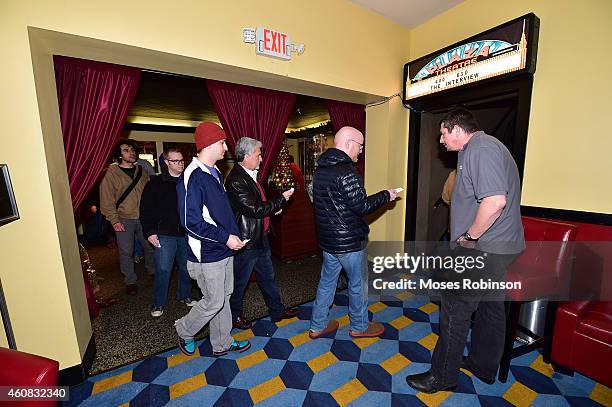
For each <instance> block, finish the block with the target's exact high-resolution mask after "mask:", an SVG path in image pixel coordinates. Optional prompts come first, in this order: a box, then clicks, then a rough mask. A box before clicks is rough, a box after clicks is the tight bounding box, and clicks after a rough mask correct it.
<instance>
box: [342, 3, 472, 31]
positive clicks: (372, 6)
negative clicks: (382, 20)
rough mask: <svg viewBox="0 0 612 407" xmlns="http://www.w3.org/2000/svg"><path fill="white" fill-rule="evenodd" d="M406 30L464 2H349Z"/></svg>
mask: <svg viewBox="0 0 612 407" xmlns="http://www.w3.org/2000/svg"><path fill="white" fill-rule="evenodd" d="M349 1H350V2H352V3H355V4H358V5H360V6H362V7H365V8H367V9H368V10H372V11H374V12H375V13H378V14H380V15H382V16H383V17H386V18H388V19H389V20H393V21H395V22H396V23H399V24H401V25H403V26H405V27H408V28H414V27H416V26H418V25H419V24H421V23H424V22H425V21H427V20H429V19H431V18H432V17H434V16H437V15H438V14H441V13H442V12H444V11H446V10H448V9H450V8H453V7H454V6H456V5H457V4H459V3H462V2H463V1H464V0H349Z"/></svg>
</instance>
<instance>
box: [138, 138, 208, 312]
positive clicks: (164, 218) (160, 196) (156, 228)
mask: <svg viewBox="0 0 612 407" xmlns="http://www.w3.org/2000/svg"><path fill="white" fill-rule="evenodd" d="M163 157H164V162H165V164H166V166H165V171H163V172H162V173H161V174H159V175H157V176H155V177H153V178H151V181H149V183H148V184H147V186H146V187H145V189H144V192H143V193H142V199H141V200H140V223H141V224H142V230H143V233H144V235H145V236H146V237H147V240H148V241H149V243H151V244H152V245H153V247H155V268H156V273H155V294H154V299H153V307H152V309H151V316H153V317H154V318H157V317H160V316H162V314H163V313H164V307H165V306H166V304H167V302H168V287H169V285H170V276H171V275H172V266H173V265H174V262H175V260H176V265H177V268H178V289H177V292H176V297H177V299H178V300H179V301H181V302H183V303H184V304H185V305H187V306H189V307H193V306H194V305H195V304H196V303H197V301H194V300H192V299H191V278H190V277H189V274H188V273H187V242H186V241H185V230H184V229H183V227H182V226H181V224H180V222H179V215H178V204H177V196H176V183H177V180H178V179H179V176H180V175H181V173H182V172H183V169H184V168H185V161H184V160H183V154H181V152H180V151H179V150H178V149H176V148H167V149H165V150H164V154H163Z"/></svg>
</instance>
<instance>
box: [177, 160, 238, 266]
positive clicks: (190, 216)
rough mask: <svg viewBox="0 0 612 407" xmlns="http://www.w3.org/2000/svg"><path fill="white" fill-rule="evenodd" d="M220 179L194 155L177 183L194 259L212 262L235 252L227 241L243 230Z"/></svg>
mask: <svg viewBox="0 0 612 407" xmlns="http://www.w3.org/2000/svg"><path fill="white" fill-rule="evenodd" d="M219 177H221V173H220V172H219ZM220 181H221V182H219V181H217V179H216V178H215V177H214V176H213V175H212V174H211V173H210V171H209V169H208V168H206V166H205V165H204V164H203V163H202V162H200V161H198V159H196V158H194V159H193V161H192V162H191V164H189V165H188V166H187V168H186V169H185V171H184V172H183V174H182V175H181V177H180V179H179V181H178V182H177V184H176V192H177V197H178V209H179V219H180V221H181V225H182V226H183V228H185V232H186V233H187V243H188V246H189V250H188V251H187V260H189V261H191V262H196V263H212V262H215V261H219V260H223V259H225V258H227V257H230V256H233V255H234V252H233V251H232V250H230V249H229V248H228V247H227V246H226V243H227V239H228V238H229V235H230V234H231V235H236V236H240V231H239V229H238V225H237V224H236V219H235V218H234V213H233V212H232V207H231V206H230V203H229V200H228V198H227V194H226V192H225V188H224V187H223V180H222V179H220Z"/></svg>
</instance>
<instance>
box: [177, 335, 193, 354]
mask: <svg viewBox="0 0 612 407" xmlns="http://www.w3.org/2000/svg"><path fill="white" fill-rule="evenodd" d="M179 349H180V350H181V352H183V353H184V354H185V355H187V356H191V355H193V354H194V353H195V341H194V340H193V338H192V339H183V338H181V337H180V336H179Z"/></svg>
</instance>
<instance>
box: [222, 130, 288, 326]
mask: <svg viewBox="0 0 612 407" xmlns="http://www.w3.org/2000/svg"><path fill="white" fill-rule="evenodd" d="M261 147H262V145H261V142H260V141H257V140H255V139H252V138H250V137H243V138H241V139H240V140H238V143H236V154H235V155H236V161H238V164H236V165H234V168H232V171H231V172H230V173H229V175H228V176H227V180H226V181H225V188H226V190H227V195H228V197H229V200H230V204H231V205H232V209H233V211H234V215H235V216H236V220H237V221H238V227H239V228H240V238H241V239H244V240H246V239H248V240H249V242H248V243H247V244H246V246H245V247H244V248H243V249H242V250H240V251H239V252H238V253H237V254H236V256H234V292H233V293H232V297H231V298H230V305H231V308H232V317H233V326H234V327H236V328H240V329H249V328H250V327H251V323H250V322H248V321H246V320H245V319H244V318H243V316H242V307H243V299H244V291H245V289H246V287H247V284H248V282H249V277H250V276H251V273H252V272H253V270H255V273H256V275H257V284H258V285H259V289H260V290H261V293H262V294H263V297H264V300H265V302H266V305H267V306H268V310H269V311H270V317H271V319H272V321H274V322H278V321H280V320H281V319H286V318H292V317H294V316H295V315H296V314H297V310H295V309H285V307H284V306H283V304H282V303H281V298H280V293H279V291H278V287H277V286H276V281H274V266H273V265H272V259H271V257H270V244H269V243H268V236H267V235H268V232H269V231H270V215H272V214H277V213H280V211H281V205H282V204H283V202H286V201H287V200H289V198H290V197H291V195H292V194H293V188H291V189H290V190H288V191H285V192H283V193H282V194H281V195H278V196H276V197H274V198H273V199H270V200H268V199H267V197H266V194H265V192H264V190H263V188H262V187H261V184H260V183H259V181H258V180H257V171H258V169H259V164H261V161H262V159H261Z"/></svg>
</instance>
